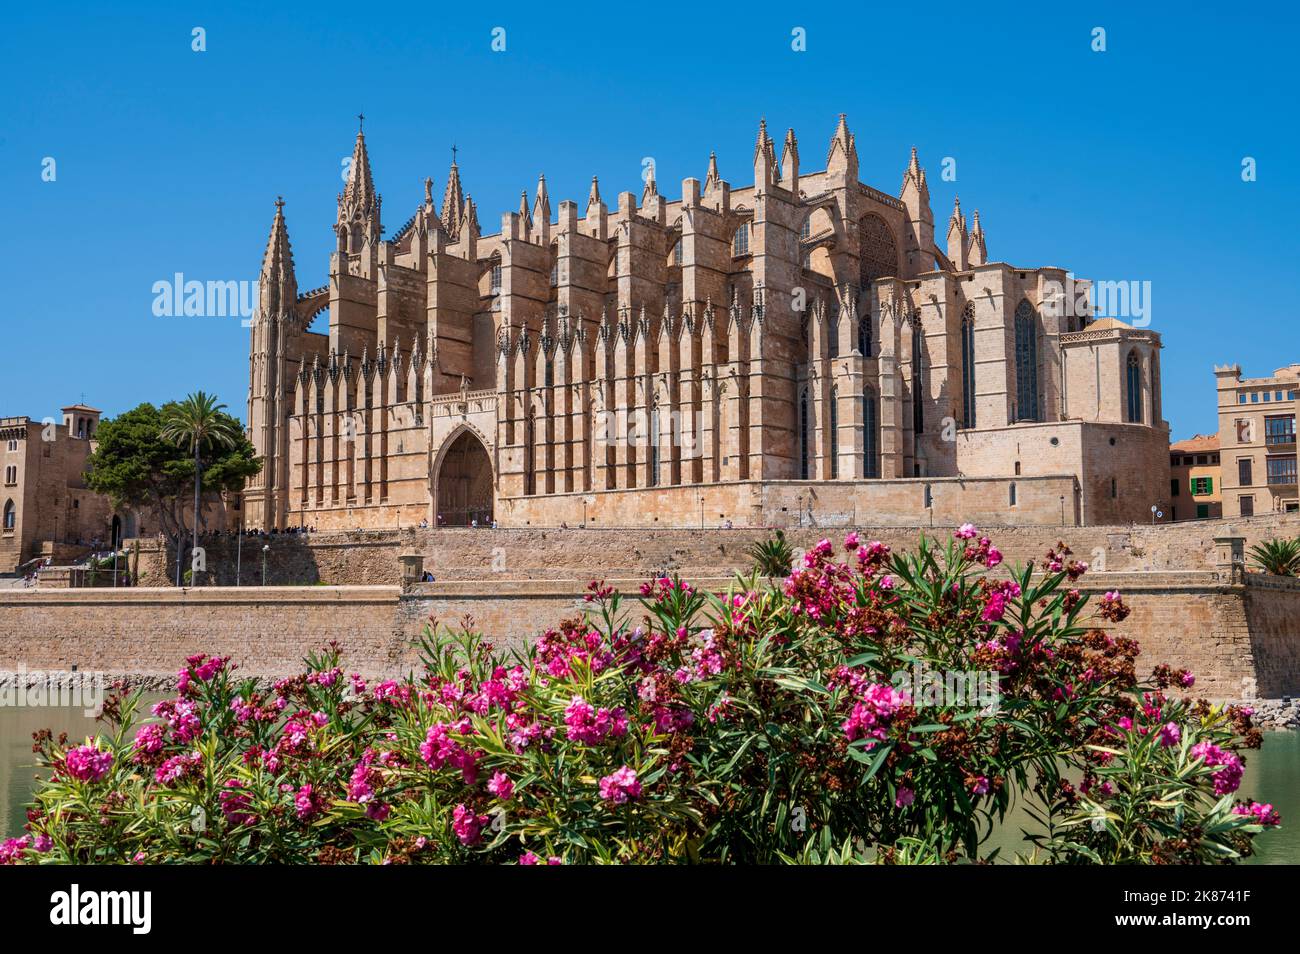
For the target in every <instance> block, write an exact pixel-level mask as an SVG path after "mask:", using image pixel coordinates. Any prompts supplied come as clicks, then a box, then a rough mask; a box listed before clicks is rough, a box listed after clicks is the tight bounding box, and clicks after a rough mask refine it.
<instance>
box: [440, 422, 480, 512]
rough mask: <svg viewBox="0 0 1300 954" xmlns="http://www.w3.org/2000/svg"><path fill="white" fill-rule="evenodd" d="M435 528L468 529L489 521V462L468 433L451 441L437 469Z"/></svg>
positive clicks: (476, 441)
mask: <svg viewBox="0 0 1300 954" xmlns="http://www.w3.org/2000/svg"><path fill="white" fill-rule="evenodd" d="M437 486H438V505H437V508H436V511H435V513H436V516H437V525H438V526H440V527H468V526H470V525H471V524H473V523H474V522H475V521H477V522H478V525H479V526H480V527H481V526H485V525H487V524H490V523H491V522H492V461H491V459H490V458H489V457H488V452H487V448H486V447H484V446H483V442H482V441H480V440H479V439H478V438H477V437H476V436H475V435H474V434H473V433H472V432H470V431H462V432H461V434H460V436H459V437H457V438H456V439H455V440H454V441H452V442H451V446H449V447H448V448H447V451H446V453H445V454H443V457H442V463H441V464H440V465H439V467H438V485H437Z"/></svg>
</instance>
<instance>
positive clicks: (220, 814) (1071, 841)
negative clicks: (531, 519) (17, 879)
mask: <svg viewBox="0 0 1300 954" xmlns="http://www.w3.org/2000/svg"><path fill="white" fill-rule="evenodd" d="M1086 569H1087V567H1086V566H1085V565H1084V564H1083V563H1080V562H1077V561H1075V560H1073V559H1072V558H1071V556H1070V553H1069V550H1068V549H1067V548H1065V547H1064V545H1058V546H1057V547H1056V548H1055V549H1054V550H1053V551H1051V552H1049V553H1048V554H1047V555H1046V557H1045V558H1044V559H1043V560H1042V561H1037V562H1034V563H1030V564H1029V565H1027V566H1024V567H1018V568H1014V569H1010V570H1008V568H1007V567H1006V566H1005V565H1003V564H1002V557H1001V554H999V553H998V551H997V549H996V547H994V546H993V545H992V543H991V542H990V541H989V540H988V539H987V538H985V537H980V536H979V534H978V533H977V531H975V529H974V528H973V527H970V526H965V527H963V528H962V529H961V530H959V531H958V532H957V534H956V536H955V538H954V539H952V540H949V541H947V542H946V543H943V544H938V543H935V542H933V541H930V540H927V539H922V540H921V541H920V545H919V548H918V550H917V552H916V553H914V554H909V555H901V554H900V555H895V554H892V553H890V551H889V549H888V548H887V547H886V546H884V545H883V544H880V543H870V544H867V543H862V542H859V540H858V539H857V537H856V535H854V534H850V535H849V536H848V537H847V538H846V540H845V541H844V553H843V556H842V557H841V558H838V559H837V558H836V556H835V553H834V548H833V547H832V545H831V543H830V542H828V541H823V542H822V543H820V544H818V545H817V546H816V547H815V548H814V549H813V550H811V551H810V552H808V553H807V554H806V555H805V557H804V559H803V561H802V564H801V565H800V566H799V567H798V568H797V569H796V570H795V571H794V572H793V573H791V574H790V575H789V576H788V578H786V579H785V580H784V581H779V582H776V583H775V584H770V585H769V584H768V583H766V582H760V581H759V578H758V577H757V576H754V577H752V578H749V579H740V578H738V579H737V581H736V583H735V584H734V586H733V587H732V589H731V591H730V592H728V593H727V594H725V595H712V594H706V593H701V592H698V591H697V590H695V589H694V588H692V587H691V586H690V584H689V583H687V582H685V581H682V580H679V579H675V578H669V577H663V578H659V579H656V580H653V581H650V582H648V583H646V584H645V585H643V587H642V591H641V594H640V597H639V599H635V600H633V599H628V598H625V597H624V596H622V595H620V594H618V593H615V592H612V591H611V590H610V589H609V588H607V587H605V586H603V585H601V584H599V583H592V584H591V585H590V587H589V590H588V594H587V600H588V610H587V612H586V614H585V616H584V617H582V618H577V619H570V620H566V621H564V622H562V623H561V624H560V625H559V626H558V627H557V628H555V629H553V630H550V631H548V632H546V633H545V634H544V635H543V636H542V637H541V638H540V639H538V640H537V641H536V642H535V643H534V644H533V645H531V646H530V647H529V648H528V649H527V650H526V651H521V652H520V653H518V654H513V653H505V652H501V651H499V650H497V649H495V648H494V647H493V646H492V645H490V644H489V643H488V642H486V641H485V640H483V639H482V638H480V637H479V636H478V635H476V634H474V633H473V632H470V631H465V630H448V629H443V628H435V627H432V626H431V627H429V628H428V629H427V630H426V633H425V636H424V638H423V639H422V641H421V647H420V648H421V654H422V658H423V669H422V670H421V671H419V672H417V673H413V674H411V675H410V676H408V677H407V678H406V679H404V680H401V681H395V680H387V681H384V682H380V683H377V684H368V683H367V682H366V681H365V680H363V679H362V678H361V677H360V676H358V675H356V674H352V675H348V674H347V673H346V671H345V669H344V666H343V662H344V660H343V658H342V651H341V650H340V648H339V647H338V646H336V645H333V644H331V645H329V646H328V647H326V648H324V649H322V650H321V651H320V653H319V654H317V655H315V656H313V657H312V658H310V659H309V660H308V661H307V664H306V667H305V671H304V672H303V673H302V674H300V675H297V676H295V677H293V678H290V679H285V680H283V681H280V682H278V683H276V684H275V685H274V686H273V687H270V688H267V687H264V686H259V684H258V683H257V682H255V681H253V680H246V679H240V678H238V676H237V672H238V670H237V669H236V667H235V666H234V665H233V664H232V663H231V661H230V660H229V659H228V658H224V657H221V658H218V657H210V656H195V657H192V658H190V659H188V660H187V661H186V663H185V666H184V668H183V669H182V670H181V671H180V673H179V678H178V682H177V687H176V695H175V698H171V699H166V700H164V701H161V702H158V703H157V704H155V705H154V706H152V709H151V711H150V712H147V713H146V712H142V711H141V705H140V697H139V695H138V694H130V693H119V694H115V695H114V696H112V697H111V698H110V700H109V702H108V703H107V704H106V706H105V712H104V716H103V720H104V725H105V729H104V731H102V732H101V733H100V734H99V735H97V736H96V737H95V738H92V739H87V740H85V741H84V742H78V743H73V742H70V741H69V740H67V739H54V738H51V737H50V735H49V734H48V733H44V734H41V735H39V736H38V738H37V745H36V748H37V750H38V751H39V752H40V754H41V757H42V760H43V762H44V764H45V766H46V767H47V770H48V776H49V777H48V780H47V781H45V782H43V783H42V784H41V785H40V787H39V789H38V790H37V792H36V793H35V796H34V804H33V806H32V807H31V809H30V810H29V812H28V819H29V821H28V824H27V826H26V827H27V831H26V833H25V834H23V835H21V836H20V837H18V838H14V839H10V840H9V841H7V842H5V843H4V846H3V849H0V861H19V862H24V863H61V862H77V863H131V862H136V863H151V864H152V863H162V862H191V863H205V864H206V863H245V864H251V863H263V862H278V863H354V862H369V863H392V864H405V863H520V864H560V863H564V864H572V863H606V862H610V863H615V862H627V863H667V862H681V863H704V864H718V863H797V864H862V863H878V864H937V863H953V862H971V861H986V860H990V858H991V857H992V856H993V855H996V852H993V851H991V850H990V849H988V848H987V847H986V844H985V843H986V841H987V839H988V837H989V834H990V831H991V830H992V829H993V827H994V826H995V825H996V824H998V823H999V822H1000V821H1001V820H1002V819H1003V818H1004V816H1005V815H1006V814H1007V812H1008V811H1009V810H1010V809H1011V808H1012V807H1013V806H1014V805H1017V804H1021V805H1024V806H1026V807H1027V808H1028V811H1029V816H1030V817H1031V818H1032V819H1033V821H1034V823H1033V826H1032V828H1031V829H1030V830H1029V831H1027V832H1026V836H1027V841H1026V842H1025V848H1024V851H1023V852H1020V853H1019V860H1022V861H1028V862H1034V863H1126V864H1127V863H1139V864H1153V863H1231V862H1235V861H1237V860H1239V859H1241V858H1243V857H1244V856H1246V855H1248V854H1250V851H1251V842H1252V840H1253V839H1254V838H1255V837H1256V836H1257V835H1259V834H1260V833H1261V832H1263V831H1264V830H1266V829H1267V828H1268V827H1270V826H1272V825H1275V824H1277V823H1278V818H1277V814H1276V812H1274V811H1273V810H1272V808H1271V807H1270V806H1267V805H1259V804H1255V803H1250V804H1245V803H1243V802H1241V801H1239V800H1237V799H1236V798H1235V797H1234V792H1235V790H1236V788H1237V785H1238V782H1239V780H1240V777H1241V768H1242V762H1241V756H1240V752H1241V750H1242V749H1245V748H1250V747H1257V746H1258V745H1259V743H1260V732H1259V730H1258V729H1256V728H1253V727H1252V726H1251V724H1250V713H1249V711H1248V710H1246V709H1242V708H1235V707H1228V708H1217V707H1213V706H1210V705H1208V704H1206V703H1205V702H1200V701H1194V700H1192V699H1190V698H1186V697H1184V696H1182V695H1181V694H1182V693H1183V692H1184V691H1185V690H1186V689H1187V688H1188V687H1190V686H1191V684H1192V677H1191V675H1190V674H1189V673H1186V672H1185V671H1173V670H1170V669H1169V668H1168V667H1156V668H1155V669H1154V670H1148V672H1150V675H1149V676H1148V677H1144V678H1139V677H1138V675H1137V658H1138V647H1137V646H1136V645H1135V644H1134V643H1133V642H1132V641H1131V640H1129V639H1126V638H1123V637H1122V636H1118V635H1115V634H1114V627H1115V626H1116V625H1117V624H1119V623H1121V622H1122V621H1123V619H1124V618H1125V616H1126V615H1127V613H1128V610H1127V608H1126V607H1125V606H1124V603H1123V600H1122V599H1121V598H1120V596H1119V594H1117V593H1106V594H1105V595H1104V596H1102V597H1101V598H1099V599H1098V600H1096V601H1095V603H1091V602H1090V601H1089V600H1088V599H1087V598H1086V597H1085V596H1084V595H1083V594H1082V593H1081V592H1080V590H1079V589H1078V588H1077V586H1076V583H1077V581H1078V579H1079V577H1080V576H1081V575H1082V574H1083V573H1084V572H1085V571H1086ZM933 674H940V676H938V677H936V676H934V675H933ZM972 674H977V675H972ZM968 677H969V678H968ZM963 680H965V681H964V682H963ZM972 685H979V686H980V687H982V689H981V692H980V693H979V694H978V697H977V698H973V697H972V693H971V692H969V691H967V690H969V689H970V687H971V686H972ZM994 860H1005V859H997V858H995V859H994Z"/></svg>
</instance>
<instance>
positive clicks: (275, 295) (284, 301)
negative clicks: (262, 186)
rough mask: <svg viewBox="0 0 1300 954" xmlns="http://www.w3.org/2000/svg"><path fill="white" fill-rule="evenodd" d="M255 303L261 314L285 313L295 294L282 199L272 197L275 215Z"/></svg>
mask: <svg viewBox="0 0 1300 954" xmlns="http://www.w3.org/2000/svg"><path fill="white" fill-rule="evenodd" d="M258 289H259V293H260V300H259V305H260V306H261V309H262V314H264V315H266V316H268V317H270V316H276V317H278V316H280V315H283V314H286V313H287V312H288V311H289V310H290V309H291V308H292V307H293V304H294V302H295V301H296V300H297V298H298V283H297V280H296V279H295V277H294V273H293V248H292V247H291V246H290V244H289V228H288V226H286V225H285V222H284V199H283V198H282V197H280V196H277V197H276V199H275V218H273V219H272V220H271V234H270V237H269V238H268V239H267V241H266V252H265V253H264V254H263V255H262V274H261V277H260V278H259V279H258Z"/></svg>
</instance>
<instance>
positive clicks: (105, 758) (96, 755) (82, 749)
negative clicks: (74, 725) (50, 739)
mask: <svg viewBox="0 0 1300 954" xmlns="http://www.w3.org/2000/svg"><path fill="white" fill-rule="evenodd" d="M63 766H64V768H65V769H67V772H68V774H69V775H71V776H72V777H73V778H75V779H77V780H79V781H82V782H100V781H103V780H104V778H105V777H106V776H107V775H108V772H109V770H110V769H111V768H112V767H113V753H112V752H101V751H100V750H99V749H97V748H96V747H95V746H93V745H91V744H89V743H87V744H85V745H79V746H77V747H76V748H75V749H69V750H68V754H67V755H66V756H65V757H64V760H63Z"/></svg>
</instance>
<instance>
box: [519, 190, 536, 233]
mask: <svg viewBox="0 0 1300 954" xmlns="http://www.w3.org/2000/svg"><path fill="white" fill-rule="evenodd" d="M519 224H520V225H521V226H523V229H524V231H525V232H527V231H529V230H530V229H532V227H533V213H532V211H531V210H530V209H529V208H528V190H527V189H521V190H520V191H519Z"/></svg>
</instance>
